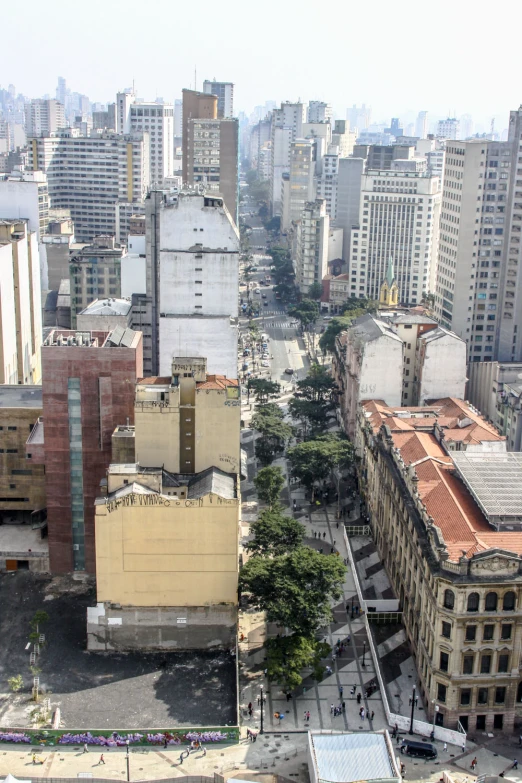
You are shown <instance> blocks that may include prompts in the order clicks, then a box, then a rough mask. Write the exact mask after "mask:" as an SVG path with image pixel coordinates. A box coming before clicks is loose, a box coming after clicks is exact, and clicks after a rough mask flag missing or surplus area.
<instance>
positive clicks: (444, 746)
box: [442, 742, 448, 752]
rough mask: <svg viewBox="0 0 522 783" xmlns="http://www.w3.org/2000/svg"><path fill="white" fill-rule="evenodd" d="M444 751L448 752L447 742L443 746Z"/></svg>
mask: <svg viewBox="0 0 522 783" xmlns="http://www.w3.org/2000/svg"><path fill="white" fill-rule="evenodd" d="M442 750H443V751H445V752H446V751H447V750H448V743H447V742H445V743H444V745H443V746H442Z"/></svg>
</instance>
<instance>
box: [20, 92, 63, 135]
mask: <svg viewBox="0 0 522 783" xmlns="http://www.w3.org/2000/svg"><path fill="white" fill-rule="evenodd" d="M66 124H67V123H66V121H65V111H64V108H63V104H61V103H59V102H58V101H56V100H54V98H51V99H45V98H35V99H33V100H32V101H30V102H29V103H26V104H25V133H26V136H27V138H30V137H34V136H48V135H49V134H50V133H55V132H56V131H57V130H60V128H65V126H66Z"/></svg>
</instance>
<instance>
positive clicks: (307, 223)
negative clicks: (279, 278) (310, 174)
mask: <svg viewBox="0 0 522 783" xmlns="http://www.w3.org/2000/svg"><path fill="white" fill-rule="evenodd" d="M329 230H330V217H329V215H328V214H327V212H326V201H325V200H324V199H316V200H315V201H309V202H308V203H307V204H305V206H304V209H303V211H302V213H301V219H300V220H299V223H298V224H297V235H296V250H295V262H294V265H295V282H296V285H297V287H298V288H299V291H300V292H301V294H306V293H307V292H308V290H309V288H310V286H311V285H313V284H314V283H319V284H320V283H321V282H322V280H323V277H324V276H325V275H326V273H327V271H328V236H329Z"/></svg>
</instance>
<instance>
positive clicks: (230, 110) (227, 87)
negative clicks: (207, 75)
mask: <svg viewBox="0 0 522 783" xmlns="http://www.w3.org/2000/svg"><path fill="white" fill-rule="evenodd" d="M203 92H205V93H207V95H217V99H218V106H217V108H218V117H219V119H230V118H231V117H233V116H234V84H233V82H217V81H216V80H215V79H213V80H212V81H210V80H209V79H205V81H204V82H203Z"/></svg>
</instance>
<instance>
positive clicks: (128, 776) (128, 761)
mask: <svg viewBox="0 0 522 783" xmlns="http://www.w3.org/2000/svg"><path fill="white" fill-rule="evenodd" d="M126 745H127V755H126V759H127V780H130V759H129V740H127V741H126Z"/></svg>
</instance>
